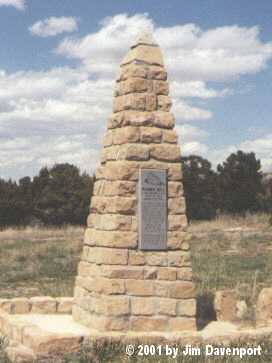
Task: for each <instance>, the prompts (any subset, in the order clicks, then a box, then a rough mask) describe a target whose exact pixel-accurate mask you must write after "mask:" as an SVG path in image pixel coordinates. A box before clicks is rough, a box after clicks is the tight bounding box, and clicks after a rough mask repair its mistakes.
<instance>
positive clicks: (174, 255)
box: [168, 251, 191, 267]
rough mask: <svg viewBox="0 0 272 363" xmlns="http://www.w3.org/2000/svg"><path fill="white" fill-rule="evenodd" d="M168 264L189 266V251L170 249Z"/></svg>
mask: <svg viewBox="0 0 272 363" xmlns="http://www.w3.org/2000/svg"><path fill="white" fill-rule="evenodd" d="M168 266H171V267H190V266H191V254H190V252H189V251H170V252H169V253H168Z"/></svg>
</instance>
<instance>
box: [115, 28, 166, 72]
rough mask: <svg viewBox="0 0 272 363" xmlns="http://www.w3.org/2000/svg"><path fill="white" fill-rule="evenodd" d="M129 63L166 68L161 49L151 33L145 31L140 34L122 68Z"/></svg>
mask: <svg viewBox="0 0 272 363" xmlns="http://www.w3.org/2000/svg"><path fill="white" fill-rule="evenodd" d="M129 63H138V64H139V63H141V64H148V65H158V66H161V67H163V66H164V63H163V57H162V53H161V50H160V47H159V46H158V44H157V43H156V42H155V40H154V38H153V35H152V32H151V31H144V32H142V33H140V34H139V36H138V37H137V39H136V41H135V42H134V43H133V44H132V46H131V49H130V50H129V52H128V53H127V55H126V56H125V58H124V59H123V61H122V63H121V66H123V65H126V64H129Z"/></svg>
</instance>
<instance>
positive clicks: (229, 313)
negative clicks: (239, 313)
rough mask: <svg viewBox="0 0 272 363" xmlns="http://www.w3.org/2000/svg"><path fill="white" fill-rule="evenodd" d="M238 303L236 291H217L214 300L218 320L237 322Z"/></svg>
mask: <svg viewBox="0 0 272 363" xmlns="http://www.w3.org/2000/svg"><path fill="white" fill-rule="evenodd" d="M237 301H238V297H237V294H236V292H235V290H221V291H216V293H215V299H214V308H215V311H216V317H217V320H221V321H235V320H236V319H237V317H236V304H237Z"/></svg>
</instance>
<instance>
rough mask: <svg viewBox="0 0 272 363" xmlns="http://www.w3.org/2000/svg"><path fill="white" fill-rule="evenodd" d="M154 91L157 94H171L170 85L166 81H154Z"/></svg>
mask: <svg viewBox="0 0 272 363" xmlns="http://www.w3.org/2000/svg"><path fill="white" fill-rule="evenodd" d="M153 88H154V92H155V93H156V94H157V95H168V94H169V86H168V83H167V82H165V81H154V82H153Z"/></svg>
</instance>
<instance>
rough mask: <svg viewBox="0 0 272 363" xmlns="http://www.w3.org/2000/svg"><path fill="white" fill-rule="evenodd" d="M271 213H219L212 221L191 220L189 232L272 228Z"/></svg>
mask: <svg viewBox="0 0 272 363" xmlns="http://www.w3.org/2000/svg"><path fill="white" fill-rule="evenodd" d="M270 218H271V215H269V214H265V213H255V214H250V213H248V214H246V215H245V216H244V217H242V216H231V215H219V216H218V217H217V218H215V219H214V220H212V221H193V222H192V223H191V224H190V231H191V232H193V233H194V232H211V231H228V230H233V231H234V230H235V229H237V230H241V229H242V230H249V229H250V230H267V229H270V228H272V226H271V224H270V223H271V222H270Z"/></svg>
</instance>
